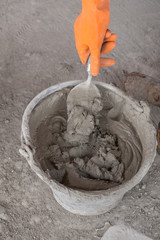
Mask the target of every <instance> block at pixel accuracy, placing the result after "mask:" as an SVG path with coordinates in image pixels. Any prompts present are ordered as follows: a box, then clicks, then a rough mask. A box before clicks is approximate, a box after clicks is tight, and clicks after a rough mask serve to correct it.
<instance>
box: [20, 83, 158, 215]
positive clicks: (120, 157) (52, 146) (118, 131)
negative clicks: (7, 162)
mask: <svg viewBox="0 0 160 240" xmlns="http://www.w3.org/2000/svg"><path fill="white" fill-rule="evenodd" d="M78 83H80V81H71V82H65V83H61V84H57V85H54V86H52V87H50V88H48V89H46V90H44V91H43V92H41V93H39V94H38V95H37V96H36V97H35V98H34V99H33V100H32V101H31V102H30V103H29V105H28V106H27V108H26V110H25V112H24V115H23V119H22V132H21V134H22V137H21V144H22V145H21V149H20V153H21V154H22V155H23V156H24V157H25V158H26V159H27V161H28V163H29V165H30V166H31V169H32V170H33V171H34V172H35V173H36V174H37V175H38V176H39V177H40V178H41V179H42V180H43V181H44V182H45V183H46V184H47V185H48V186H49V187H50V188H51V189H52V191H53V195H54V197H55V199H56V200H57V202H58V203H59V204H60V205H61V206H63V207H64V208H65V209H66V210H68V211H70V212H72V213H75V214H80V215H97V214H102V213H104V212H107V211H109V210H110V209H112V208H114V207H115V206H116V205H117V204H118V203H119V201H120V200H121V199H122V197H123V196H124V194H125V193H126V192H127V191H129V190H130V189H132V188H133V187H134V186H135V185H136V184H138V183H139V182H140V181H141V180H142V178H143V177H144V176H145V175H146V173H147V172H148V170H149V168H150V166H151V165H152V163H153V161H154V158H155V154H156V131H155V128H154V127H153V124H152V122H151V121H150V109H149V107H148V106H147V105H146V104H145V103H144V102H137V101H135V100H133V99H132V98H130V97H127V96H126V95H125V94H124V93H123V92H122V91H120V90H119V89H118V88H116V87H114V86H112V85H109V84H106V83H102V82H95V83H96V85H97V87H98V88H99V90H100V93H101V95H102V106H103V109H101V110H100V111H99V112H98V111H97V113H95V112H94V114H93V112H92V114H90V113H83V115H84V118H83V120H84V121H81V120H82V119H79V117H78V115H77V111H75V112H74V116H75V118H76V116H77V117H78V119H79V121H78V122H79V125H77V126H76V128H75V125H74V124H69V119H70V118H68V115H67V106H66V99H67V95H68V93H69V91H70V89H71V88H72V87H74V86H75V85H77V84H78ZM81 110H82V112H83V109H81ZM79 111H80V109H78V113H79ZM88 119H89V122H88V123H89V128H87V129H85V130H86V131H84V128H81V127H80V126H83V123H84V122H85V121H86V120H88ZM90 120H91V121H90ZM67 121H68V122H67ZM84 125H86V124H84ZM67 126H68V128H67ZM69 126H71V129H70V128H69ZM73 126H74V128H75V129H76V130H77V132H76V134H77V137H79V136H78V134H79V133H80V135H81V139H83V141H82V142H80V141H79V140H78V146H77V145H74V146H73V142H72V141H70V140H69V139H70V138H68V139H67V138H66V137H67V136H69V135H67V134H68V133H73V132H72V131H71V132H70V130H72V127H73ZM79 127H80V128H79ZM74 128H73V129H74ZM79 129H80V130H83V132H79ZM82 133H83V134H82ZM82 135H83V138H82ZM86 135H88V136H90V137H89V138H87V137H86ZM84 136H85V137H84ZM72 137H73V136H72ZM74 137H75V136H74ZM72 139H73V138H72ZM75 142H76V141H75ZM64 150H65V151H64ZM82 153H83V154H84V155H83V154H82ZM75 154H76V155H75ZM59 156H60V157H59ZM111 156H112V157H111ZM85 158H86V159H87V161H86V159H85ZM57 159H58V160H57ZM68 159H69V160H68ZM109 159H110V160H109ZM111 159H112V160H113V163H114V164H113V166H112V164H111V163H112V160H111ZM77 162H78V163H77ZM88 162H90V163H89V166H88V164H87V163H88ZM57 163H58V166H56V164H57ZM107 164H109V166H110V167H109V166H108V165H107ZM90 165H91V166H92V167H90ZM116 165H117V166H116ZM63 166H64V170H62V169H61V167H63ZM82 166H83V167H82ZM93 166H94V168H95V169H96V170H97V172H96V174H97V175H95V171H92V170H93V169H94V168H93ZM115 166H116V167H115ZM120 166H123V167H122V169H121V171H120V170H118V168H119V167H120ZM114 167H115V168H116V169H117V170H118V171H119V175H120V178H119V179H116V177H117V176H118V175H116V176H115V174H113V173H114V171H113V169H115V168H114ZM60 169H61V171H59V170H60ZM104 169H105V171H106V173H107V174H104V172H105V171H104ZM117 170H116V171H117ZM67 171H68V172H67ZM93 173H94V175H93ZM104 177H105V179H104ZM56 179H57V180H56ZM75 179H76V181H75Z"/></svg>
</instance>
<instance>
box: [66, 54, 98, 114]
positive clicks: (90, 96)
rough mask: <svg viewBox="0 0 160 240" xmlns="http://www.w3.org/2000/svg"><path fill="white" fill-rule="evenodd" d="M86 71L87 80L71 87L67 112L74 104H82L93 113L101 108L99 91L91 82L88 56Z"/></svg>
mask: <svg viewBox="0 0 160 240" xmlns="http://www.w3.org/2000/svg"><path fill="white" fill-rule="evenodd" d="M87 72H88V78H87V80H86V81H84V82H82V83H80V84H78V85H77V86H75V87H74V88H72V90H71V91H70V92H69V94H68V97H67V111H68V113H69V112H70V111H71V110H72V108H73V107H74V106H82V107H84V108H85V109H86V110H88V111H89V112H91V113H93V114H96V113H97V112H99V111H100V110H101V109H102V103H101V94H100V91H99V89H98V88H97V87H96V85H95V84H94V83H93V82H92V74H91V72H90V56H89V58H88V60H87Z"/></svg>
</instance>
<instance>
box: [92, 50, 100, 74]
mask: <svg viewBox="0 0 160 240" xmlns="http://www.w3.org/2000/svg"><path fill="white" fill-rule="evenodd" d="M90 63H91V74H92V75H93V76H97V75H98V73H99V68H100V51H98V50H91V60H90Z"/></svg>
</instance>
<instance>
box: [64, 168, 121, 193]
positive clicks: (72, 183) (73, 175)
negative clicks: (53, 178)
mask: <svg viewBox="0 0 160 240" xmlns="http://www.w3.org/2000/svg"><path fill="white" fill-rule="evenodd" d="M62 183H63V184H64V185H67V186H68V187H71V188H74V189H83V190H89V191H92V190H104V189H108V188H111V187H114V186H117V185H118V184H117V183H109V182H106V181H102V180H97V179H89V178H86V177H83V176H81V174H80V172H79V171H78V170H77V169H76V168H75V167H74V166H73V165H69V166H67V167H66V174H65V176H64V178H63V181H62Z"/></svg>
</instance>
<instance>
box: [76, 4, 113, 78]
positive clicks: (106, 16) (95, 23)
mask: <svg viewBox="0 0 160 240" xmlns="http://www.w3.org/2000/svg"><path fill="white" fill-rule="evenodd" d="M109 2H110V0H82V12H81V13H80V15H79V16H78V18H77V19H76V21H75V24H74V32H75V42H76V48H77V51H78V54H79V56H80V59H81V62H82V63H83V64H85V63H86V62H87V59H88V57H89V54H91V60H90V63H91V74H92V75H93V76H96V75H97V74H98V72H99V68H100V67H105V66H111V65H114V64H115V61H114V60H113V59H110V58H101V57H100V55H105V54H107V53H109V52H110V51H111V50H112V49H113V48H114V47H115V46H116V44H115V40H116V39H117V36H116V34H112V33H111V31H110V30H107V29H108V26H109V21H110V13H109Z"/></svg>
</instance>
